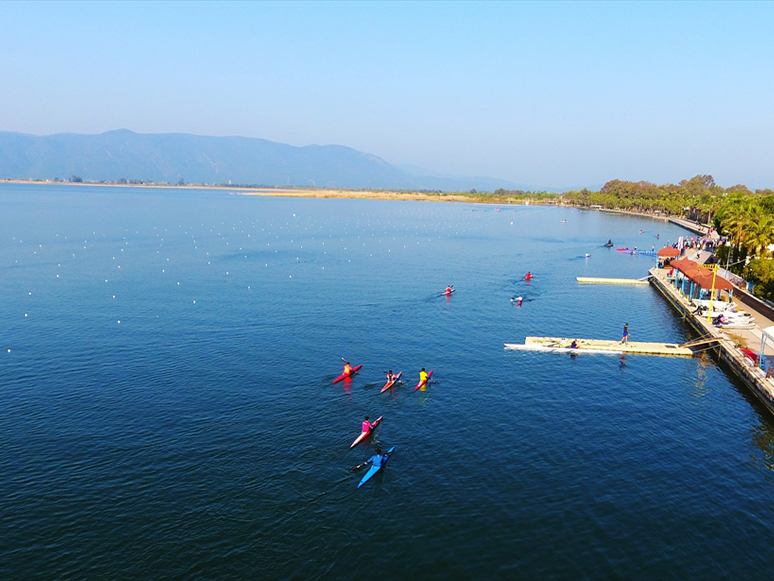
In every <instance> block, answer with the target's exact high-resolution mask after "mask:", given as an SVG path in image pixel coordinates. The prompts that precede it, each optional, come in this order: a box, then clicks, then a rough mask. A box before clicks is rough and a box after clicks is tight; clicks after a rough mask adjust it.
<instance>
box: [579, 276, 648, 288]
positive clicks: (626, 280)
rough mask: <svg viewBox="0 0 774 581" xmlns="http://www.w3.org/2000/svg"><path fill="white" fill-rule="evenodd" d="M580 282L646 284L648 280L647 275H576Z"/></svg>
mask: <svg viewBox="0 0 774 581" xmlns="http://www.w3.org/2000/svg"><path fill="white" fill-rule="evenodd" d="M575 280H577V281H578V282H580V283H586V284H588V283H591V284H640V285H645V286H648V285H649V284H650V283H649V282H648V279H647V277H646V278H644V279H640V278H594V277H587V276H578V277H576V278H575Z"/></svg>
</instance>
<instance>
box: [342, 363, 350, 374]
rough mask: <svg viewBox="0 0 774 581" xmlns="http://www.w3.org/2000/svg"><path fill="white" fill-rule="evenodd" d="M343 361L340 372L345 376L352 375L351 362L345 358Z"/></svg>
mask: <svg viewBox="0 0 774 581" xmlns="http://www.w3.org/2000/svg"><path fill="white" fill-rule="evenodd" d="M343 361H344V371H343V372H342V373H343V374H344V375H347V376H349V375H352V364H351V363H350V362H349V361H347V360H346V359H343Z"/></svg>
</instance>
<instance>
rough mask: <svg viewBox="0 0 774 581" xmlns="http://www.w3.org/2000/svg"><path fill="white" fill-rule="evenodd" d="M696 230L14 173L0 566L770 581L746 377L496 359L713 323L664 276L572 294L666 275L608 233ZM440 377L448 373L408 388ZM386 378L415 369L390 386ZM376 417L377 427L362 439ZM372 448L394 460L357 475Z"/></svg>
mask: <svg viewBox="0 0 774 581" xmlns="http://www.w3.org/2000/svg"><path fill="white" fill-rule="evenodd" d="M561 219H566V220H567V222H566V223H561V222H560V220H561ZM640 229H643V230H644V232H643V234H639V230H640ZM656 234H660V235H661V240H660V241H657V240H656V238H655V237H656ZM681 234H683V235H684V234H685V232H684V231H682V230H680V229H678V228H676V227H674V226H670V225H665V224H663V223H660V222H655V221H650V220H641V219H637V218H631V217H621V216H607V215H604V214H600V213H597V212H578V211H573V210H570V209H559V208H542V207H523V206H522V207H506V208H502V209H500V210H499V211H496V209H495V207H492V206H474V205H468V204H451V203H419V202H405V203H404V202H381V201H363V200H309V199H298V200H294V199H282V198H253V197H241V196H235V195H229V194H228V193H224V192H212V191H198V192H196V191H163V190H152V189H119V188H96V187H66V186H32V185H8V184H4V185H0V279H1V280H2V285H0V289H1V290H0V292H1V293H2V294H1V295H0V298H1V299H2V300H0V348H2V350H1V351H0V531H2V534H0V579H318V578H322V579H361V578H363V576H364V575H371V574H372V572H373V571H374V570H377V571H379V575H380V576H381V577H382V578H384V579H395V578H400V577H403V578H406V579H449V578H459V579H490V578H503V579H515V578H523V579H536V578H555V579H592V578H593V579H598V578H627V579H651V578H663V577H666V578H675V579H678V578H680V579H682V578H732V579H739V578H752V577H760V576H761V574H763V575H765V573H764V571H765V570H766V569H765V568H766V567H767V565H770V563H771V560H772V559H771V555H772V550H771V548H770V543H771V535H772V532H774V531H773V530H772V528H773V526H772V522H774V507H773V506H772V503H771V497H772V494H774V486H773V485H772V476H774V474H772V466H774V454H772V436H774V430H773V428H774V422H772V417H771V415H770V414H769V413H768V412H767V411H766V410H765V409H764V408H763V407H762V406H761V405H759V404H758V403H757V402H756V401H755V400H754V398H753V397H752V396H751V395H750V394H749V393H748V392H747V391H746V390H745V389H744V388H743V387H740V386H739V385H738V384H736V383H735V381H734V380H733V378H732V377H731V376H729V375H727V374H726V373H725V372H724V371H723V370H722V369H720V368H719V367H718V366H717V365H716V364H715V363H714V362H713V361H712V360H700V359H693V360H691V359H671V358H658V357H644V356H630V357H627V358H625V359H620V358H618V357H610V356H602V355H582V356H578V357H576V358H571V357H569V356H566V355H557V354H546V353H527V352H514V351H506V350H504V349H503V343H504V342H523V340H524V338H525V336H528V335H551V336H567V337H569V336H578V337H589V338H612V339H618V338H620V332H621V328H622V327H623V324H624V323H629V329H630V332H631V337H632V340H645V341H672V342H680V341H683V340H685V339H688V338H690V337H692V334H691V333H692V332H691V331H690V329H689V328H688V327H687V326H686V324H685V323H684V322H683V321H682V320H681V319H680V318H679V317H678V316H677V315H676V314H675V313H674V312H673V311H672V310H671V309H670V308H669V306H668V305H667V304H666V303H665V301H664V300H663V299H662V298H661V297H660V295H658V294H657V292H656V291H655V290H653V289H651V288H647V287H646V288H633V287H614V286H597V285H578V284H577V283H576V282H575V277H576V276H612V277H631V278H634V277H640V276H644V275H645V274H646V273H647V269H648V268H649V267H650V266H651V264H652V261H651V259H650V258H646V257H641V256H627V255H623V254H622V253H617V252H615V251H612V250H609V249H606V248H603V247H602V244H603V243H604V242H605V241H606V240H607V239H608V238H612V239H613V241H614V242H615V244H616V246H618V245H621V246H629V247H632V246H635V245H637V246H639V247H640V248H650V247H651V245H652V244H658V243H660V242H661V243H663V242H667V241H668V240H672V241H674V240H676V239H677V237H678V236H679V235H681ZM586 252H588V253H590V254H591V256H590V258H588V259H586V258H585V257H584V255H585V253H586ZM528 270H530V271H532V273H533V275H534V279H533V281H532V282H531V283H530V284H529V285H527V284H526V283H525V282H524V281H523V280H522V277H523V275H524V274H525V273H526V272H527V271H528ZM447 284H453V285H454V286H455V288H456V289H457V292H455V293H454V295H453V296H452V297H451V299H450V300H447V299H446V298H444V297H441V296H439V293H440V291H441V290H443V288H444V287H445V286H446V285H447ZM519 294H520V295H523V296H524V297H525V302H524V304H523V305H522V307H521V308H519V307H516V306H514V305H512V304H511V302H510V300H509V299H510V298H511V297H512V296H515V295H519ZM340 357H346V358H347V359H349V360H350V361H352V362H353V363H354V364H358V363H360V364H362V365H363V369H362V372H361V373H360V374H359V375H358V376H357V377H356V378H355V379H354V380H353V381H352V382H351V384H344V383H340V384H336V385H332V384H331V380H332V379H333V378H335V377H336V376H337V375H339V373H340V372H341V367H342V363H341V360H340ZM421 367H426V368H428V369H433V370H435V374H434V379H435V380H437V381H436V382H433V383H432V384H431V385H429V387H428V388H427V390H426V391H423V392H414V391H413V385H414V384H415V383H416V378H417V375H418V371H419V369H420V368H421ZM388 368H391V369H393V370H395V371H399V370H402V371H403V372H404V376H405V377H406V379H407V381H406V383H405V384H403V385H402V386H399V387H398V388H397V389H395V390H393V391H391V392H389V393H385V394H379V390H380V388H381V386H382V385H383V383H384V379H383V375H382V371H384V370H386V369H388ZM366 414H368V415H370V416H371V417H372V418H374V417H376V416H379V415H384V417H385V419H384V422H383V423H382V425H381V426H380V427H379V428H378V430H377V432H376V437H375V439H374V440H373V441H371V442H369V443H367V444H366V445H364V446H359V447H358V448H356V449H354V450H349V444H350V443H351V442H352V440H353V439H354V438H355V437H356V436H357V435H358V433H359V431H360V429H359V426H360V422H361V421H362V419H363V416H364V415H366ZM376 445H380V446H382V447H383V448H387V447H389V446H393V445H394V446H397V451H396V454H395V456H394V457H393V459H392V460H391V462H390V465H389V467H388V468H387V469H386V470H385V471H383V474H380V475H378V476H377V477H376V478H374V479H373V480H372V481H371V482H369V483H368V484H367V485H366V486H365V487H363V488H362V489H360V490H357V489H356V486H357V483H358V481H359V479H360V477H361V475H362V472H360V473H355V472H353V471H351V470H349V469H350V468H351V467H352V466H354V465H355V464H358V463H360V462H362V461H363V460H364V459H365V458H367V457H368V456H370V455H371V454H372V453H373V450H374V448H375V446H376Z"/></svg>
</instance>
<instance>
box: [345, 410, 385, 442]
mask: <svg viewBox="0 0 774 581" xmlns="http://www.w3.org/2000/svg"><path fill="white" fill-rule="evenodd" d="M382 417H383V416H379V417H378V418H376V420H375V421H374V423H373V424H371V429H370V430H368V431H367V432H360V435H359V436H358V437H357V438H355V441H354V442H352V445H351V446H350V447H349V449H350V450H351V449H352V448H354V447H355V446H357V445H358V444H359V443H360V442H362V441H363V440H365V439H366V438H367V437H368V436H370V435H371V433H372V432H373V431H374V428H375V427H376V426H378V425H379V422H381V421H382Z"/></svg>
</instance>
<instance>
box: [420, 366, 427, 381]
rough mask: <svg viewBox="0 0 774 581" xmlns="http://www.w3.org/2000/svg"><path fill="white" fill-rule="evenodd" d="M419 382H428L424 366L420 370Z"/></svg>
mask: <svg viewBox="0 0 774 581" xmlns="http://www.w3.org/2000/svg"><path fill="white" fill-rule="evenodd" d="M419 383H427V371H425V368H424V367H423V368H422V371H420V372H419Z"/></svg>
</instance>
